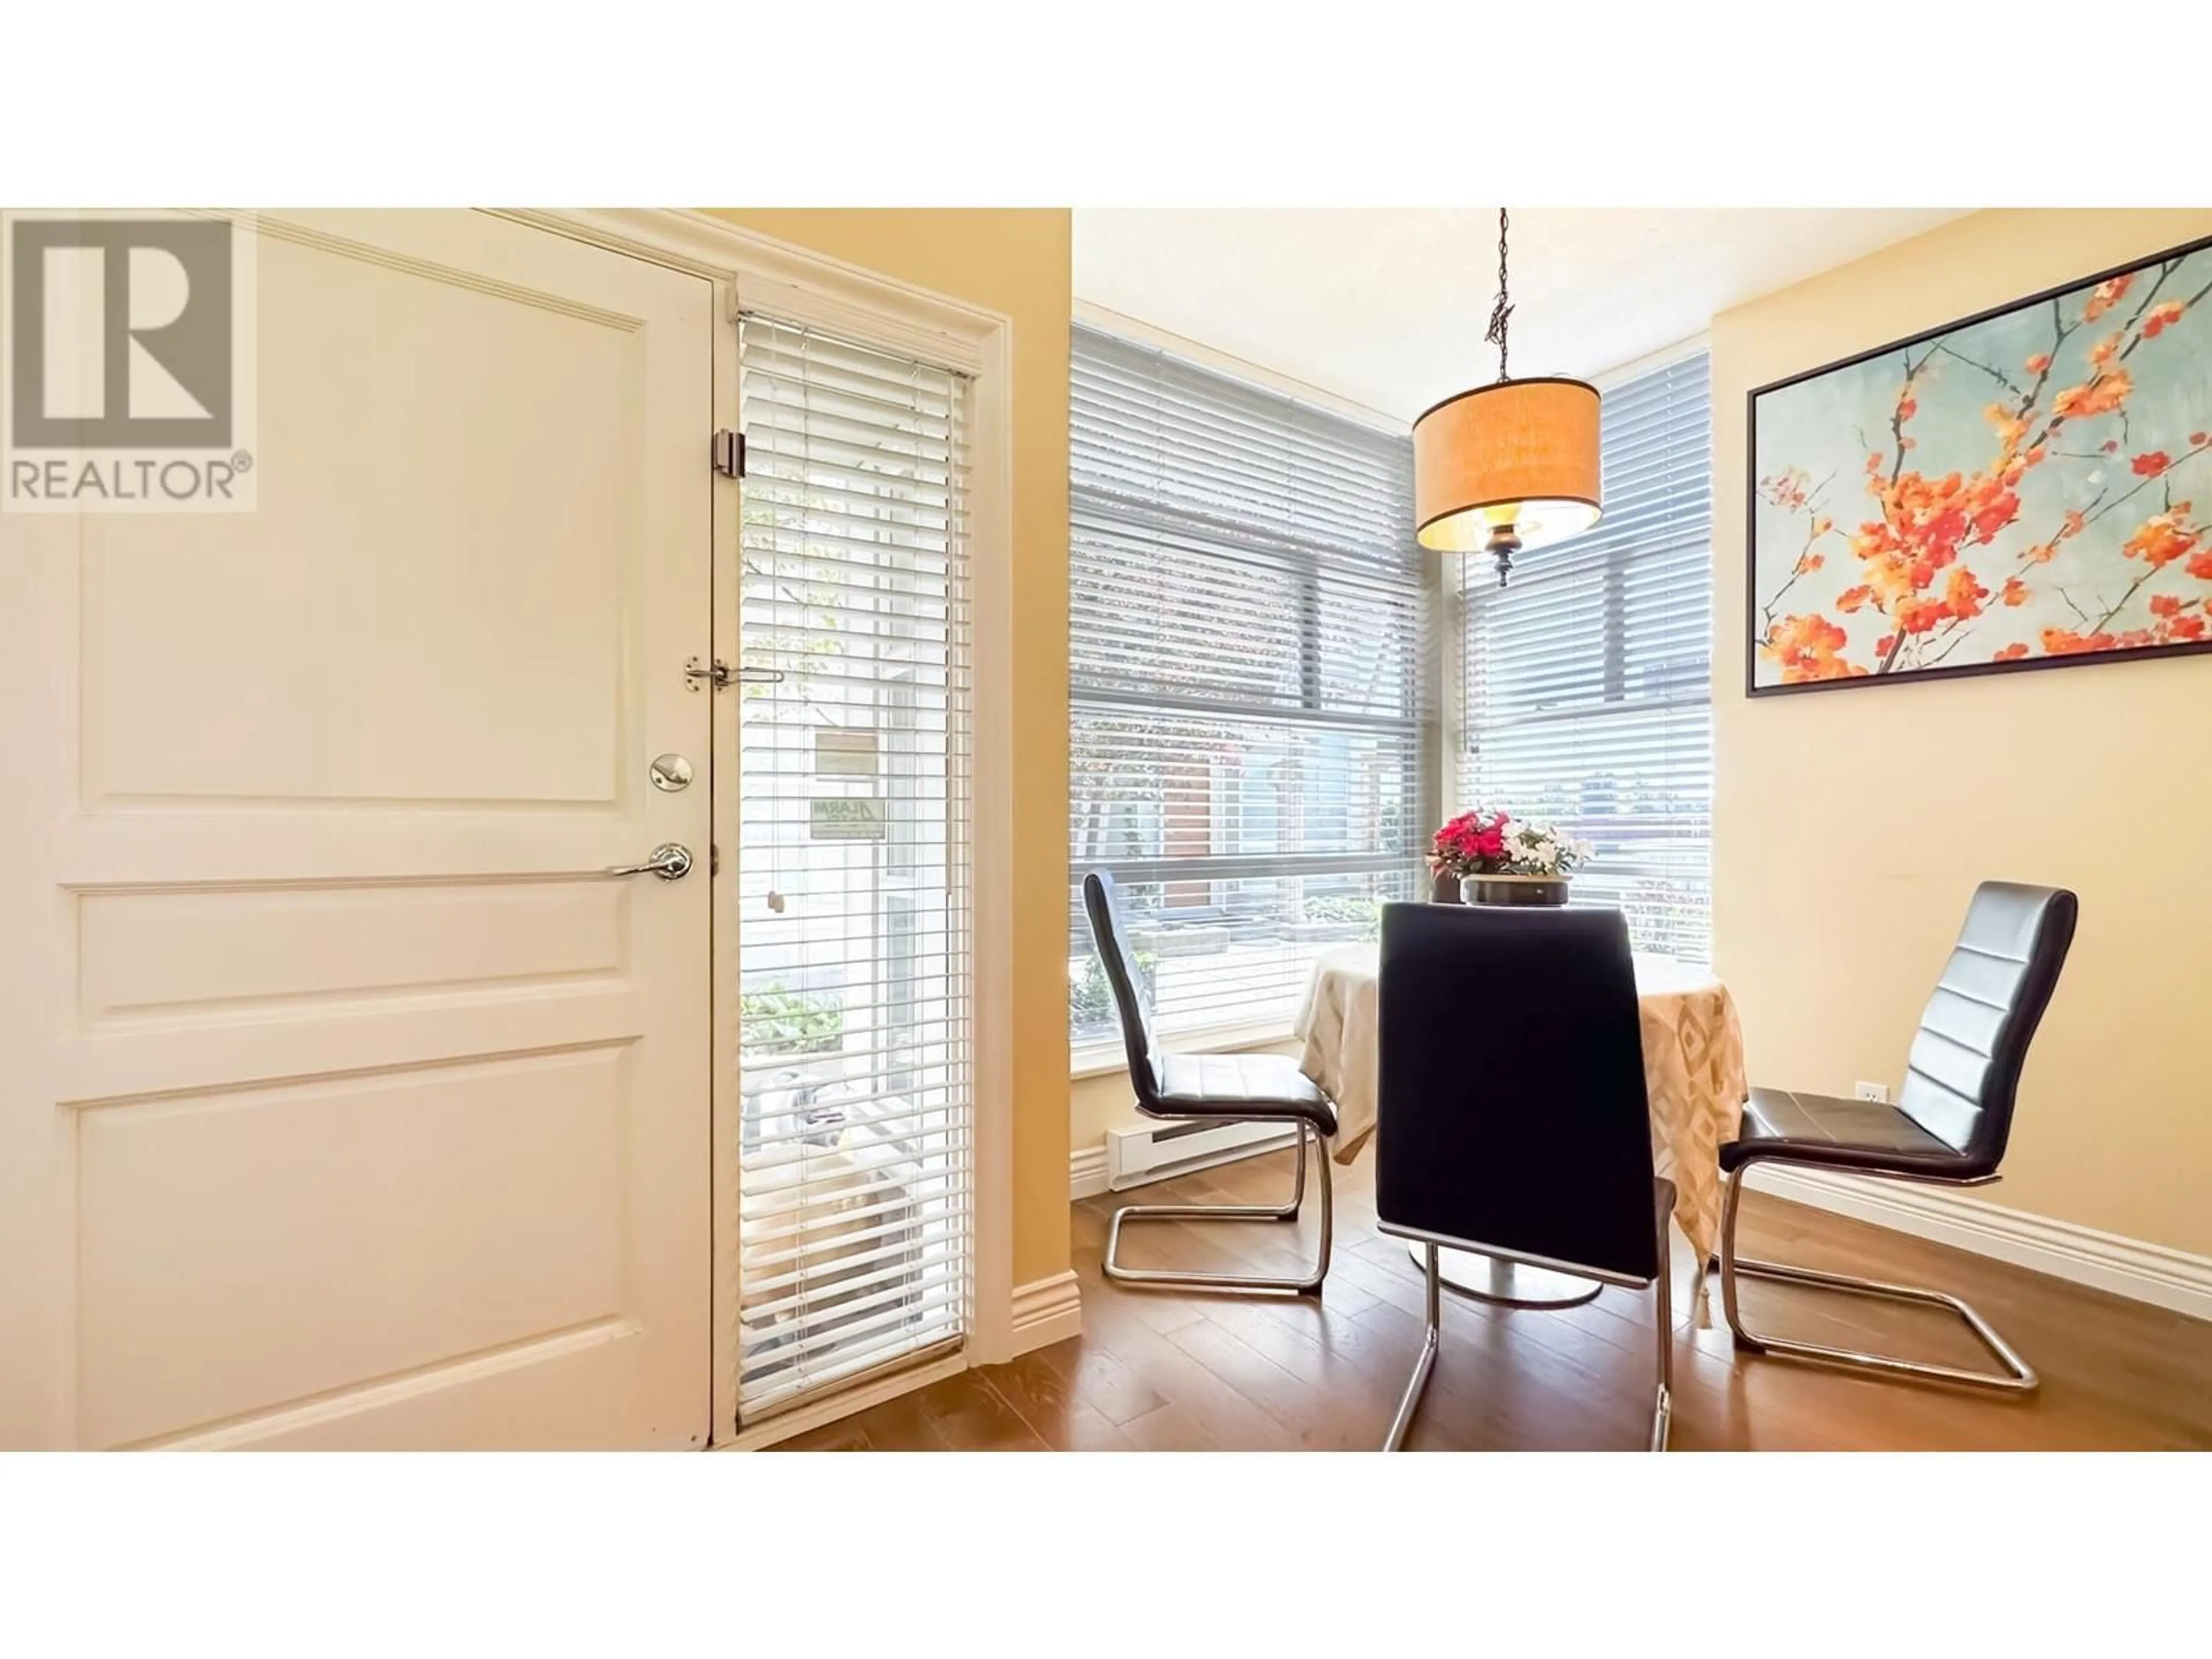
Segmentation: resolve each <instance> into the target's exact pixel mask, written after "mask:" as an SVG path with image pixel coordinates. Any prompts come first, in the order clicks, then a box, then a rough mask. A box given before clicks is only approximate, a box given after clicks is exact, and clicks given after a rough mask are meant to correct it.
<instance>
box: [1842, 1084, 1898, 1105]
mask: <svg viewBox="0 0 2212 1659" xmlns="http://www.w3.org/2000/svg"><path fill="white" fill-rule="evenodd" d="M1851 1092H1852V1093H1853V1094H1854V1095H1856V1096H1857V1097H1859V1098H1860V1099H1861V1100H1871V1101H1875V1102H1878V1103H1880V1104H1881V1105H1884V1106H1887V1105H1888V1104H1889V1085H1887V1083H1854V1084H1853V1085H1851Z"/></svg>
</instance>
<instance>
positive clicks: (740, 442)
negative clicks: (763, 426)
mask: <svg viewBox="0 0 2212 1659" xmlns="http://www.w3.org/2000/svg"><path fill="white" fill-rule="evenodd" d="M714 471H717V472H719V473H720V474H721V475H722V476H723V477H726V478H742V477H744V476H745V435H744V433H742V432H732V431H731V430H730V429H729V428H727V427H724V428H722V429H721V430H720V432H717V433H716V434H715V435H714Z"/></svg>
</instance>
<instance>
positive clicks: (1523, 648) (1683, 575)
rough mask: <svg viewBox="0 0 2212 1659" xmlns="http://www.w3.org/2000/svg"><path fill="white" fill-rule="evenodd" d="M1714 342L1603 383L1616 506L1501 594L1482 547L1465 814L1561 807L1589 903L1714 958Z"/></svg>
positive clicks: (1610, 494) (1472, 625) (1642, 934)
mask: <svg viewBox="0 0 2212 1659" xmlns="http://www.w3.org/2000/svg"><path fill="white" fill-rule="evenodd" d="M1707 380H1708V376H1707V370H1706V359H1705V356H1702V355H1700V356H1694V357H1690V358H1686V359H1684V360H1682V361H1680V362H1674V363H1670V364H1668V366H1666V367H1665V368H1660V369H1656V370H1654V371H1653V372H1651V373H1650V374H1644V375H1640V376H1638V378H1636V379H1634V380H1629V381H1627V382H1626V383H1625V384H1623V385H1620V386H1614V387H1613V388H1612V389H1611V390H1610V391H1608V392H1606V394H1605V401H1604V406H1603V412H1602V416H1601V444H1602V452H1603V465H1604V485H1603V488H1604V493H1605V516H1604V518H1603V519H1602V520H1600V521H1599V523H1598V526H1597V527H1596V528H1595V530H1592V531H1590V532H1589V533H1588V534H1586V535H1583V536H1579V537H1577V538H1574V539H1573V540H1571V541H1568V542H1563V543H1560V544H1558V545H1556V546H1553V547H1547V548H1544V549H1541V550H1538V551H1536V552H1534V553H1531V554H1528V555H1525V556H1522V558H1521V559H1520V560H1518V561H1516V563H1515V564H1514V567H1513V580H1512V585H1511V586H1509V587H1505V588H1503V589H1501V588H1499V587H1498V586H1497V585H1496V580H1495V577H1494V575H1493V574H1492V570H1491V568H1490V564H1489V562H1488V561H1487V560H1486V559H1477V558H1474V557H1472V556H1471V557H1470V558H1469V559H1468V564H1467V592H1465V594H1464V595H1463V597H1462V640H1463V643H1464V646H1465V658H1464V665H1463V666H1464V673H1463V678H1462V688H1463V690H1464V694H1465V704H1464V708H1463V710H1462V733H1463V738H1464V743H1465V749H1464V753H1463V756H1462V763H1461V765H1460V767H1459V768H1458V793H1459V795H1460V798H1461V799H1460V805H1461V806H1462V808H1465V807H1471V806H1476V805H1480V806H1483V807H1486V808H1492V809H1497V808H1503V809H1504V811H1509V812H1511V813H1513V814H1515V815H1516V816H1517V817H1532V818H1538V819H1550V820H1552V821H1553V822H1555V823H1560V824H1562V825H1564V826H1566V827H1567V828H1570V829H1572V830H1573V831H1574V833H1575V834H1577V836H1584V837H1587V838H1588V839H1589V841H1591V842H1594V843H1595V848H1596V852H1597V857H1596V860H1595V863H1594V864H1593V865H1592V866H1590V868H1589V870H1588V871H1587V872H1585V873H1583V874H1582V875H1580V876H1577V878H1576V879H1575V884H1574V887H1573V893H1574V896H1575V898H1576V900H1577V902H1594V903H1600V904H1610V905H1618V906H1619V907H1620V908H1621V909H1623V910H1624V911H1625V912H1626V915H1627V917H1628V921H1629V930H1630V933H1631V936H1632V939H1633V940H1634V943H1635V945H1636V948H1638V950H1644V951H1661V952H1664V953H1667V954H1669V955H1674V956H1679V957H1684V958H1686V959H1688V960H1692V961H1699V962H1702V961H1704V960H1705V959H1707V957H1709V955H1710V953H1711V885H1712V883H1711V862H1712V850H1711V849H1712V770H1713V763H1712V631H1713V629H1712V442H1711V424H1712V422H1711V395H1710V392H1709V388H1708V385H1707Z"/></svg>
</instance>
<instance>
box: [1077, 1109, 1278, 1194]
mask: <svg viewBox="0 0 2212 1659" xmlns="http://www.w3.org/2000/svg"><path fill="white" fill-rule="evenodd" d="M1296 1144H1297V1126H1296V1125H1294V1124H1288V1123H1147V1124H1146V1125H1144V1126H1143V1127H1141V1128H1136V1129H1109V1130H1108V1131H1107V1132H1106V1185H1107V1187H1108V1188H1109V1190H1111V1191H1114V1192H1120V1191H1121V1189H1122V1188H1124V1187H1141V1186H1143V1185H1144V1184H1145V1183H1146V1182H1148V1181H1165V1180H1167V1179H1168V1178H1169V1177H1170V1176H1179V1175H1188V1174H1189V1173H1190V1172H1191V1171H1192V1170H1203V1169H1206V1168H1209V1167H1210V1166H1212V1165H1213V1164H1227V1163H1229V1162H1231V1160H1233V1159H1236V1158H1253V1157H1256V1156H1257V1155H1258V1154H1260V1153H1261V1152H1273V1151H1274V1150H1275V1148H1277V1147H1278V1146H1295V1145H1296Z"/></svg>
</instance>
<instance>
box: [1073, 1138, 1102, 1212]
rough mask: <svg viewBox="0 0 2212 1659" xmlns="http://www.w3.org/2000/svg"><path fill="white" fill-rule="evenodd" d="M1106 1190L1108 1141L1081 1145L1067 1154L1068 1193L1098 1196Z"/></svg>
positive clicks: (1078, 1195) (1075, 1195)
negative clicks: (1095, 1144)
mask: <svg viewBox="0 0 2212 1659" xmlns="http://www.w3.org/2000/svg"><path fill="white" fill-rule="evenodd" d="M1105 1190H1106V1143H1105V1142H1104V1141H1103V1140H1102V1141H1100V1142H1099V1143H1098V1144H1097V1146H1079V1147H1077V1148H1076V1149H1075V1150H1074V1151H1073V1152H1070V1153H1069V1154H1068V1155H1067V1195H1068V1197H1069V1198H1070V1199H1071V1200H1073V1199H1079V1198H1096V1197H1097V1196H1098V1194H1101V1193H1103V1192H1104V1191H1105Z"/></svg>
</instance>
